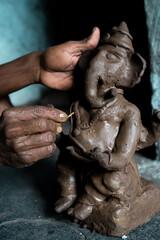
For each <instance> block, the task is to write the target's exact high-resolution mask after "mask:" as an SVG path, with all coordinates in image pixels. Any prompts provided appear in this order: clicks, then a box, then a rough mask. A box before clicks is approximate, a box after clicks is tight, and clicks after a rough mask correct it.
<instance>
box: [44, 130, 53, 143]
mask: <svg viewBox="0 0 160 240" xmlns="http://www.w3.org/2000/svg"><path fill="white" fill-rule="evenodd" d="M46 141H47V142H49V143H52V142H54V141H55V136H54V135H53V134H52V133H51V132H49V133H48V134H47V136H46Z"/></svg>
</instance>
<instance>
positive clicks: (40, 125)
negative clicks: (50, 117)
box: [37, 118, 47, 130]
mask: <svg viewBox="0 0 160 240" xmlns="http://www.w3.org/2000/svg"><path fill="white" fill-rule="evenodd" d="M37 125H38V128H39V129H40V130H47V121H46V119H43V118H42V119H39V120H38V122H37Z"/></svg>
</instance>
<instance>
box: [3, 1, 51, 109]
mask: <svg viewBox="0 0 160 240" xmlns="http://www.w3.org/2000/svg"><path fill="white" fill-rule="evenodd" d="M43 6H44V0H1V1H0V36H1V37H0V64H2V63H5V62H8V61H11V60H13V59H15V58H18V57H20V56H22V55H24V54H27V53H29V52H31V51H37V50H43V49H45V48H46V47H47V46H48V39H47V35H46V18H45V14H44V9H43ZM43 89H44V87H42V86H40V85H36V86H35V85H32V86H29V87H26V88H25V89H22V90H20V91H18V92H15V93H13V94H10V98H11V101H12V103H13V104H14V105H16V106H18V105H23V104H27V103H29V102H34V101H36V100H37V99H39V97H40V96H41V92H42V91H43Z"/></svg>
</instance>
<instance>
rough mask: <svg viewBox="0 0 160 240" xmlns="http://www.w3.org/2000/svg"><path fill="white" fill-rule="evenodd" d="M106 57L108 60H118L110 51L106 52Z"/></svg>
mask: <svg viewBox="0 0 160 240" xmlns="http://www.w3.org/2000/svg"><path fill="white" fill-rule="evenodd" d="M106 58H107V59H109V60H118V59H119V58H118V56H116V55H115V54H113V53H110V52H107V54H106Z"/></svg>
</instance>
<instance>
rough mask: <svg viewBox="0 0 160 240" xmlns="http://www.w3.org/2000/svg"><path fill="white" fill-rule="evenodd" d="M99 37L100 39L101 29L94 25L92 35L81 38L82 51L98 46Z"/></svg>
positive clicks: (80, 47)
mask: <svg viewBox="0 0 160 240" xmlns="http://www.w3.org/2000/svg"><path fill="white" fill-rule="evenodd" d="M99 39H100V30H99V28H98V27H94V28H93V31H92V33H91V35H90V36H89V37H88V38H86V39H84V40H81V41H80V42H79V43H80V46H79V49H80V51H81V53H83V52H85V51H87V50H91V49H94V48H96V46H97V45H98V42H99Z"/></svg>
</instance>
